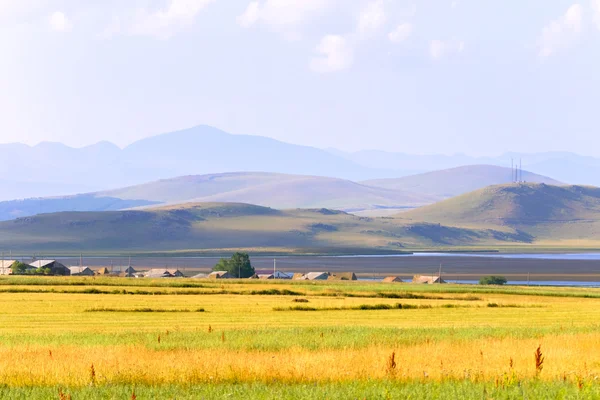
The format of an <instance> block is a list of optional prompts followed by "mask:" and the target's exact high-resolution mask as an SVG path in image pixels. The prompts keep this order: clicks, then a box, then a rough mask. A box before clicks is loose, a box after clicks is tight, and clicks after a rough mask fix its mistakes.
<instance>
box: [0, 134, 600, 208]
mask: <svg viewBox="0 0 600 400" xmlns="http://www.w3.org/2000/svg"><path fill="white" fill-rule="evenodd" d="M0 151H2V154H3V156H4V162H3V163H1V164H0V184H1V185H2V186H1V187H2V190H0V200H13V199H24V198H31V197H48V196H63V195H71V194H78V193H89V192H96V191H103V190H108V189H113V188H118V187H126V186H131V185H138V184H142V183H145V182H152V181H156V180H160V179H169V178H173V177H178V176H184V175H204V174H212V173H217V172H218V173H225V172H236V171H263V172H272V173H282V174H293V175H310V176H321V177H335V178H340V179H346V180H351V181H364V180H373V179H385V178H394V179H395V178H401V177H405V176H408V175H414V174H417V173H423V172H431V171H435V170H440V169H449V168H455V167H460V166H464V165H478V164H486V165H495V166H501V167H505V168H510V165H511V159H512V160H515V162H516V160H519V159H522V160H523V166H524V168H525V169H527V170H528V171H531V172H534V173H537V174H541V175H545V176H550V177H552V178H554V179H556V180H558V181H561V182H567V183H581V184H593V185H600V159H598V158H593V157H584V156H579V155H576V154H572V153H562V152H552V153H539V154H518V153H507V154H503V155H501V156H498V157H471V156H466V155H460V154H459V155H451V156H448V155H410V154H403V153H393V152H385V151H379V150H365V151H360V152H356V153H347V152H343V151H340V150H336V149H327V150H323V149H317V148H314V147H309V146H299V145H295V144H289V143H284V142H281V141H277V140H274V139H270V138H266V137H261V136H250V135H233V134H230V133H227V132H224V131H221V130H219V129H216V128H213V127H210V126H197V127H193V128H190V129H185V130H180V131H176V132H171V133H165V134H162V135H158V136H154V137H149V138H146V139H142V140H139V141H137V142H135V143H133V144H131V145H129V146H127V147H125V148H123V149H121V148H119V147H117V146H116V145H114V144H112V143H109V142H100V143H97V144H95V145H91V146H86V147H83V148H72V147H69V146H66V145H64V144H61V143H50V142H44V143H40V144H38V145H36V146H27V145H24V144H19V143H13V144H3V145H0Z"/></svg>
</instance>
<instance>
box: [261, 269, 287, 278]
mask: <svg viewBox="0 0 600 400" xmlns="http://www.w3.org/2000/svg"><path fill="white" fill-rule="evenodd" d="M261 275H265V276H271V278H260V276H261ZM292 277H293V274H289V273H286V272H282V271H272V270H269V269H265V270H262V269H257V270H256V271H254V275H253V276H251V278H254V279H259V278H260V279H292Z"/></svg>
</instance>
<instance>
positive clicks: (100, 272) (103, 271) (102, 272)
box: [96, 267, 112, 276]
mask: <svg viewBox="0 0 600 400" xmlns="http://www.w3.org/2000/svg"><path fill="white" fill-rule="evenodd" d="M96 275H104V276H108V275H112V273H111V272H110V270H109V269H108V268H106V267H103V268H100V269H99V270H98V271H96Z"/></svg>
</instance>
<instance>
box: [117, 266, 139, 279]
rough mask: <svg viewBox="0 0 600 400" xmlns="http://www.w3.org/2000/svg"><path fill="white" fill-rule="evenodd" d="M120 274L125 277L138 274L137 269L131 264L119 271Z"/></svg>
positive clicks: (132, 276)
mask: <svg viewBox="0 0 600 400" xmlns="http://www.w3.org/2000/svg"><path fill="white" fill-rule="evenodd" d="M119 276H121V277H125V278H134V277H136V276H137V271H136V270H135V269H133V267H132V266H131V265H130V266H129V267H127V268H126V269H125V271H121V272H119Z"/></svg>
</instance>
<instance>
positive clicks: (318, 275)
mask: <svg viewBox="0 0 600 400" xmlns="http://www.w3.org/2000/svg"><path fill="white" fill-rule="evenodd" d="M328 278H329V272H309V273H307V274H304V275H302V274H300V275H299V276H298V277H297V276H296V275H294V279H296V280H299V281H326V280H327V279H328Z"/></svg>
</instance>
